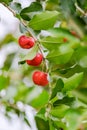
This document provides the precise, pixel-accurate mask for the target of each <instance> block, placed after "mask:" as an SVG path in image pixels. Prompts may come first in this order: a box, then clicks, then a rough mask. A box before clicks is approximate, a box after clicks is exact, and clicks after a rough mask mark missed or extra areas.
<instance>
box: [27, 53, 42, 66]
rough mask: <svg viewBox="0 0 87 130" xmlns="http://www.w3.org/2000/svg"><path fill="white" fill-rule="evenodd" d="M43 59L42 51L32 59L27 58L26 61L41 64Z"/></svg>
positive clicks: (31, 63) (35, 64)
mask: <svg viewBox="0 0 87 130" xmlns="http://www.w3.org/2000/svg"><path fill="white" fill-rule="evenodd" d="M42 60H43V55H42V54H41V53H37V54H36V56H35V57H34V58H33V59H32V60H26V63H27V64H28V65H31V66H39V65H40V64H41V62H42Z"/></svg>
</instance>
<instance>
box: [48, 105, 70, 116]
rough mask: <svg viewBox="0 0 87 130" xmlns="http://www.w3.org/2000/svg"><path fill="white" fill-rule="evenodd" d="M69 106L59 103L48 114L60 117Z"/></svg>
mask: <svg viewBox="0 0 87 130" xmlns="http://www.w3.org/2000/svg"><path fill="white" fill-rule="evenodd" d="M68 109H69V106H66V105H59V106H57V107H55V108H53V109H51V111H50V114H51V115H52V116H54V117H58V118H62V117H64V115H65V114H66V112H67V110H68Z"/></svg>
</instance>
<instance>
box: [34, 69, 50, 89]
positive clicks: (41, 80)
mask: <svg viewBox="0 0 87 130" xmlns="http://www.w3.org/2000/svg"><path fill="white" fill-rule="evenodd" d="M47 76H48V75H47V73H45V72H42V71H35V72H34V73H33V76H32V79H33V82H34V83H35V84H36V85H40V86H46V85H47V84H48V83H49V81H48V79H47Z"/></svg>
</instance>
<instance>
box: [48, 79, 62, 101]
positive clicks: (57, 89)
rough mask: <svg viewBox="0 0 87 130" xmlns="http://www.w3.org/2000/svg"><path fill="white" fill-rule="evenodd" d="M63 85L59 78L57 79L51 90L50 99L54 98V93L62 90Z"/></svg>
mask: <svg viewBox="0 0 87 130" xmlns="http://www.w3.org/2000/svg"><path fill="white" fill-rule="evenodd" d="M63 87H64V84H63V81H62V80H61V79H58V80H57V83H56V86H55V87H54V88H53V90H52V95H51V98H50V100H51V99H52V98H54V97H55V96H56V94H57V93H58V92H60V91H61V90H62V88H63Z"/></svg>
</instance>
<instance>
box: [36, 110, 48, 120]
mask: <svg viewBox="0 0 87 130" xmlns="http://www.w3.org/2000/svg"><path fill="white" fill-rule="evenodd" d="M45 113H46V110H45V108H41V109H40V111H39V112H38V113H37V114H36V117H39V118H41V119H43V120H45V121H47V118H46V117H45Z"/></svg>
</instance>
